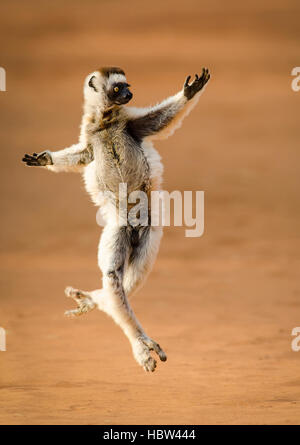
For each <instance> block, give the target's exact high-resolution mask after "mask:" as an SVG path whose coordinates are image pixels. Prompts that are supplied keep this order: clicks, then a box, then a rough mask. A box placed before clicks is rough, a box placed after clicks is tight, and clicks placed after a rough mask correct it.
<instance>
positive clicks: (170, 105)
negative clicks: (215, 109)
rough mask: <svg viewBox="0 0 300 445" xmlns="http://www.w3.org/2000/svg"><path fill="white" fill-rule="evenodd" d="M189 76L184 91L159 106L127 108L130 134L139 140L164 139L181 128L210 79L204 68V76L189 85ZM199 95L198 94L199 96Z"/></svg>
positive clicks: (196, 77)
mask: <svg viewBox="0 0 300 445" xmlns="http://www.w3.org/2000/svg"><path fill="white" fill-rule="evenodd" d="M190 78H191V76H188V77H187V79H186V81H185V83H184V86H183V89H182V90H181V91H180V92H179V93H177V94H175V96H172V97H169V98H168V99H166V100H164V101H163V102H161V103H160V104H158V105H155V106H154V107H150V108H142V109H141V108H140V109H139V108H127V110H128V116H129V120H128V122H127V127H128V130H129V132H130V133H131V134H132V135H133V136H134V137H135V138H137V139H143V138H146V137H149V138H151V139H164V138H166V137H168V136H170V135H171V134H173V133H174V131H175V130H176V128H178V127H180V125H181V123H182V120H183V118H184V117H185V116H186V115H187V114H188V113H189V112H190V111H191V109H192V108H193V107H194V106H195V105H196V103H197V101H198V99H199V97H200V94H199V92H200V91H201V90H202V89H203V87H204V86H205V84H206V83H207V82H208V80H209V79H210V74H209V71H208V69H205V68H203V70H202V75H201V77H199V76H198V75H197V74H196V76H195V80H194V81H193V82H192V83H191V84H189V81H190ZM197 93H198V94H197Z"/></svg>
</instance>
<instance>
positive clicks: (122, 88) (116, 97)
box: [107, 82, 132, 105]
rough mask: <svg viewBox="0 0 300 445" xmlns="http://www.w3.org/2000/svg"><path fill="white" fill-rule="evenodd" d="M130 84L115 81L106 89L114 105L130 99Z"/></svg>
mask: <svg viewBox="0 0 300 445" xmlns="http://www.w3.org/2000/svg"><path fill="white" fill-rule="evenodd" d="M129 87H130V85H129V84H128V83H126V82H116V83H113V84H112V85H111V87H110V88H109V90H108V91H107V96H108V98H109V100H110V101H111V102H112V103H114V104H116V105H124V104H127V103H128V102H129V101H130V100H131V99H132V92H131V91H130V90H129Z"/></svg>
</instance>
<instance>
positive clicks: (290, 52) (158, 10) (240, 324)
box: [0, 0, 300, 424]
mask: <svg viewBox="0 0 300 445" xmlns="http://www.w3.org/2000/svg"><path fill="white" fill-rule="evenodd" d="M299 43H300V4H299V2H298V1H296V0H295V1H294V0H273V1H267V0H263V1H261V0H260V1H258V0H252V1H245V2H239V1H237V0H229V1H227V2H226V3H224V2H221V1H216V0H212V1H210V2H204V1H199V0H197V1H196V0H195V1H194V0H185V1H184V2H183V1H177V0H176V1H174V0H172V1H171V0H166V1H164V2H161V1H157V0H152V1H151V2H146V1H137V0H133V1H128V2H124V1H119V0H110V1H99V0H98V1H96V0H88V1H85V2H82V1H78V0H72V1H67V0H64V1H57V0H52V1H50V0H49V1H48V0H47V1H45V0H44V1H33V0H27V1H26V2H23V1H20V0H15V1H14V2H8V1H7V2H5V1H1V2H0V66H2V67H4V68H5V70H6V75H7V91H6V92H0V138H1V164H0V168H1V175H0V181H1V188H0V193H1V232H0V236H1V296H0V326H2V327H4V328H5V329H6V332H7V351H6V352H0V423H10V424H18V423H21V424H34V423H38V424H46V423H55V424H58V423H67V424H76V423H82V424H94V423H96V424H118V423H119V424H139V423H142V424H165V423H167V424H176V423H177V424H180V423H181V424H189V423H191V424H193V423H196V424H202V423H209V424H215V423H217V424H221V423H248V424H249V423H274V424H275V423H299V418H300V377H299V360H300V352H299V353H296V352H293V351H292V350H291V340H292V336H291V331H292V329H293V328H294V327H296V326H299V325H300V284H299V265H300V264H299V263H300V255H299V216H300V210H299V185H300V181H299V158H300V156H299V136H300V129H299V105H300V92H298V93H296V92H294V91H293V90H292V89H291V82H292V77H291V71H292V68H293V67H296V66H300V54H299ZM102 65H116V66H120V67H122V68H123V69H124V70H125V72H126V74H127V78H128V81H129V83H130V84H131V85H132V91H133V93H134V99H133V101H132V105H135V106H145V105H148V104H154V103H156V102H157V101H159V100H162V99H164V98H165V97H167V96H169V95H171V94H174V93H175V92H177V91H179V90H180V89H181V87H182V85H183V82H184V80H185V78H186V76H187V75H188V74H191V75H193V74H194V73H196V72H200V71H201V68H202V67H203V66H207V67H209V69H210V71H211V75H212V78H211V81H210V83H209V85H208V87H207V89H206V91H205V94H204V95H203V96H202V97H201V99H200V101H199V104H198V106H197V107H196V109H194V111H193V112H192V114H191V115H190V116H189V117H188V118H187V119H186V120H185V121H184V123H183V126H182V128H181V129H179V130H178V131H177V132H176V133H175V135H174V136H172V138H170V139H168V140H166V141H159V142H158V143H156V148H157V149H158V150H159V152H160V153H161V155H162V158H163V162H164V165H165V175H164V185H163V187H164V189H166V190H170V191H172V190H203V191H204V192H205V232H204V235H203V236H202V237H201V238H196V239H195V238H185V236H184V228H176V229H175V228H166V229H165V236H164V239H163V242H162V246H161V250H160V253H159V256H158V260H157V262H156V264H155V267H154V270H153V272H152V274H151V275H150V277H149V279H148V281H147V283H146V285H145V286H144V287H143V288H142V289H141V290H140V291H139V292H138V294H137V295H135V296H134V297H133V298H132V301H131V303H132V305H133V308H134V310H135V312H136V314H137V316H138V318H139V319H140V320H141V322H142V324H143V326H144V327H145V329H146V331H147V333H148V334H149V335H150V336H151V337H153V338H154V339H155V340H157V341H159V343H160V344H161V345H162V347H163V348H164V349H165V350H166V352H167V354H168V361H167V362H166V363H165V364H162V363H159V364H158V369H157V371H156V372H155V373H154V374H151V375H146V374H145V373H144V372H143V371H142V370H141V369H140V368H139V367H138V365H137V364H136V363H135V362H134V360H133V357H132V354H131V350H130V346H129V344H128V342H127V340H126V338H125V337H124V335H123V333H122V332H121V331H120V330H119V328H118V327H117V326H115V325H114V323H113V322H112V321H111V320H110V319H108V318H107V317H106V316H105V315H104V314H103V313H100V312H98V311H94V312H92V313H91V314H89V315H88V316H86V317H82V318H80V319H76V320H74V321H73V320H66V319H65V318H64V317H63V313H64V311H65V310H66V309H70V308H71V307H72V302H71V301H69V300H67V299H66V298H65V296H64V292H63V291H64V288H65V286H67V285H72V286H74V287H79V288H82V289H96V288H99V287H100V279H101V276H100V272H99V270H98V267H97V258H96V255H97V244H98V239H99V236H100V233H101V228H100V227H99V226H97V224H96V210H97V209H96V208H95V207H94V206H93V205H92V204H91V202H90V200H89V196H88V195H87V194H86V192H85V190H84V187H83V182H82V179H81V177H80V176H79V175H76V174H67V173H61V174H54V173H51V172H48V171H44V170H42V169H34V168H32V169H30V168H26V167H25V166H24V165H22V163H21V158H22V156H23V154H24V153H32V152H39V151H42V150H44V149H49V150H59V149H62V148H64V147H66V146H69V145H71V144H73V143H75V142H76V141H77V138H78V134H79V124H80V119H81V113H82V85H83V79H84V77H85V76H86V74H88V73H89V72H91V71H93V70H94V69H96V68H98V67H99V66H102Z"/></svg>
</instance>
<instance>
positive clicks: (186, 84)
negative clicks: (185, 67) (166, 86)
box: [184, 76, 191, 87]
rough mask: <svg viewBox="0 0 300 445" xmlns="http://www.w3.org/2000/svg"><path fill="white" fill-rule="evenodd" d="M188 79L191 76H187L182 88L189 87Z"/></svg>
mask: <svg viewBox="0 0 300 445" xmlns="http://www.w3.org/2000/svg"><path fill="white" fill-rule="evenodd" d="M190 79H191V76H187V78H186V80H185V83H184V86H185V87H188V86H189V81H190Z"/></svg>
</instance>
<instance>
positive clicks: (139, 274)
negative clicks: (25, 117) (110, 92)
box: [47, 71, 203, 371]
mask: <svg viewBox="0 0 300 445" xmlns="http://www.w3.org/2000/svg"><path fill="white" fill-rule="evenodd" d="M92 77H94V79H93V85H94V86H95V88H96V89H97V91H94V90H93V89H92V88H91V87H90V86H89V81H90V79H91V78H92ZM115 82H126V77H125V76H123V75H121V74H112V75H110V76H109V79H105V78H104V77H103V76H102V75H101V74H100V72H98V71H95V72H93V73H91V74H89V75H88V76H87V77H86V80H85V83H84V98H85V101H84V113H83V118H82V124H81V132H80V139H79V143H78V144H75V145H72V146H71V147H69V148H66V149H64V150H61V151H57V152H49V153H50V154H51V156H52V160H53V165H50V166H47V169H49V170H52V171H67V170H69V171H80V172H82V173H83V178H84V183H85V187H86V190H87V192H88V193H89V194H90V196H91V199H92V201H93V202H94V203H95V205H97V206H100V207H101V209H102V213H103V216H104V218H105V220H106V223H107V224H106V226H105V227H104V229H103V233H102V236H101V239H100V243H99V250H98V264H99V267H100V269H101V271H102V274H103V287H102V289H97V290H95V291H91V292H84V291H78V290H76V289H73V288H70V287H69V288H67V289H66V293H67V295H68V296H71V297H72V298H74V299H75V301H76V302H77V304H78V308H77V309H75V310H72V311H69V312H68V313H69V315H80V314H82V313H85V312H88V311H89V310H91V309H93V308H94V307H95V306H97V307H98V308H99V309H100V310H102V311H104V312H106V313H107V314H108V315H110V316H111V317H112V318H113V319H114V321H115V322H116V323H117V324H118V325H119V326H120V327H121V328H122V330H123V331H124V333H125V334H126V336H127V337H128V339H129V341H130V343H131V346H132V349H133V354H134V357H135V359H136V360H137V362H138V363H139V364H140V365H141V366H143V367H144V369H145V370H147V371H153V370H154V369H155V366H156V362H155V360H154V359H153V358H152V357H151V354H150V351H151V350H155V352H157V354H158V355H159V357H160V358H161V360H165V359H166V356H165V354H164V352H163V351H162V350H161V348H160V347H159V345H158V344H157V343H156V342H154V341H153V340H151V339H150V338H149V337H148V336H147V335H146V334H145V332H144V330H143V328H142V326H141V325H140V323H139V321H138V320H137V318H136V317H135V315H134V313H133V311H132V309H131V307H130V305H129V302H128V300H127V297H128V295H130V294H131V293H132V292H133V291H135V290H136V289H137V288H138V287H139V286H140V285H141V284H142V282H143V281H144V279H145V277H146V276H147V274H148V273H149V271H150V270H151V268H152V265H153V263H154V260H155V258H156V255H157V252H158V249H159V244H160V240H161V237H162V229H161V228H160V227H151V228H150V233H149V236H148V238H147V242H146V243H145V245H143V248H142V249H141V251H140V254H139V257H138V258H137V259H135V260H134V262H132V263H130V264H129V263H128V258H127V259H126V263H125V269H124V276H123V282H122V286H123V294H124V295H123V297H122V298H123V301H120V295H121V294H120V292H119V293H118V292H117V291H116V289H115V287H114V286H113V282H112V280H111V278H110V270H111V265H112V263H113V262H114V255H115V253H114V252H115V249H116V239H118V238H117V237H118V233H119V230H120V227H119V226H118V225H116V222H115V212H116V209H115V207H114V205H113V204H112V202H111V201H109V200H108V199H107V196H106V195H105V193H104V192H103V189H102V187H101V186H100V185H99V175H98V173H97V172H98V170H97V168H96V167H97V165H96V161H95V160H92V159H91V162H89V163H88V164H87V165H82V163H79V160H80V159H81V160H82V156H83V155H86V152H85V150H87V145H88V144H89V141H90V140H91V138H90V136H89V135H90V134H94V133H93V132H91V133H90V130H89V129H90V128H91V122H92V123H93V122H95V125H96V126H97V125H99V121H100V120H101V117H102V113H103V111H104V110H105V108H106V107H107V98H106V97H105V93H104V90H105V88H103V86H105V87H106V88H107V87H109V86H111V85H112V84H113V83H115ZM202 92H203V90H202V91H201V93H202ZM199 96H200V93H198V94H196V96H195V97H194V98H193V99H192V100H190V101H187V99H186V97H185V96H184V94H183V91H180V92H179V93H177V94H175V95H174V96H171V97H169V98H168V99H166V100H164V101H163V102H161V103H159V104H157V105H155V106H154V107H149V108H140V109H138V108H134V107H122V110H123V113H124V116H125V117H126V118H127V119H135V118H139V117H143V116H146V115H147V114H148V113H149V112H152V111H157V110H160V109H161V110H163V109H164V107H168V108H169V109H170V110H171V111H166V113H168V112H170V113H172V114H170V116H173V115H174V118H173V119H172V121H171V123H170V124H169V125H168V126H167V127H165V128H164V129H163V130H162V131H159V132H158V133H156V134H154V135H151V136H149V137H147V138H146V139H144V141H143V143H142V148H143V152H144V154H145V157H146V159H147V162H148V165H149V168H150V179H151V181H150V182H151V186H152V190H160V187H161V182H162V172H163V165H162V163H161V158H160V155H159V154H158V152H157V151H156V150H155V148H154V147H153V145H152V142H151V140H152V139H153V140H154V139H161V138H165V137H168V136H170V135H171V134H173V133H174V131H175V130H176V129H177V128H178V127H180V125H181V123H182V120H183V118H184V117H185V116H187V114H188V113H189V112H190V111H191V109H192V108H193V107H194V106H195V105H196V103H197V101H198V99H199ZM93 137H94V136H93ZM100 159H101V158H100ZM97 162H99V159H98V161H97ZM97 175H98V176H97Z"/></svg>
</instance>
